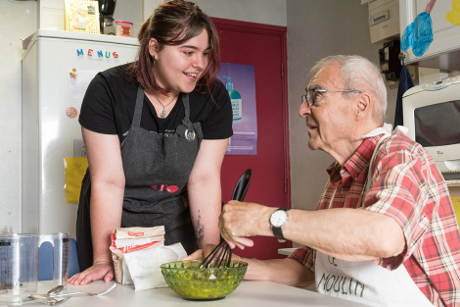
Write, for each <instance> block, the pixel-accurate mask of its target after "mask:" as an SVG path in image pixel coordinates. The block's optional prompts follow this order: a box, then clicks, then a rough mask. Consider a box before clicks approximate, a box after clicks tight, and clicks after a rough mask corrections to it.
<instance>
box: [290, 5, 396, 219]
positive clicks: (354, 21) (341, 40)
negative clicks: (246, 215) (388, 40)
mask: <svg viewBox="0 0 460 307" xmlns="http://www.w3.org/2000/svg"><path fill="white" fill-rule="evenodd" d="M360 4H361V2H360V0H345V1H337V0H321V1H318V0H287V1H286V11H287V16H288V19H287V20H288V24H287V27H288V35H287V44H288V46H287V47H288V48H287V49H288V76H289V84H288V88H289V112H290V115H289V131H290V144H291V147H290V148H291V186H292V207H293V208H296V209H308V210H313V209H314V208H315V207H316V204H317V202H318V200H319V197H320V194H321V191H322V189H323V187H324V185H325V184H326V181H327V180H328V178H329V176H328V175H327V172H326V168H327V167H328V166H329V165H330V164H331V163H332V162H333V159H332V157H331V156H329V155H328V154H326V153H324V152H322V151H319V150H316V151H312V150H310V149H309V148H308V146H307V142H308V135H307V127H306V126H305V120H304V119H303V118H300V117H299V116H298V108H299V106H300V100H301V99H300V96H301V95H303V94H304V93H305V88H306V86H307V84H308V81H309V79H307V74H308V72H309V70H310V68H311V67H312V66H313V65H314V64H315V63H316V62H317V61H319V60H320V59H321V58H323V57H325V56H329V55H336V54H357V55H361V56H363V57H366V58H368V59H370V60H371V61H372V62H374V63H378V61H379V59H378V54H379V53H378V49H380V48H382V47H383V46H382V45H379V44H376V45H372V44H371V42H370V30H369V22H368V8H367V5H360ZM396 95H397V86H393V87H392V88H390V89H389V95H388V111H387V122H389V123H391V124H393V121H394V109H395V105H396Z"/></svg>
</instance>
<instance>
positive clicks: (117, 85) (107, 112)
mask: <svg viewBox="0 0 460 307" xmlns="http://www.w3.org/2000/svg"><path fill="white" fill-rule="evenodd" d="M127 67H128V64H126V65H122V66H117V67H114V68H111V69H108V70H106V71H103V72H100V73H98V74H97V75H96V76H95V77H94V79H93V80H92V81H91V83H90V84H89V86H88V89H87V90H86V93H85V97H84V98H83V103H82V106H81V112H80V117H79V122H80V125H82V126H83V127H84V128H86V129H88V130H91V131H94V132H98V133H104V134H118V136H119V138H120V142H121V141H122V140H123V139H124V137H125V136H126V133H127V132H128V130H129V127H130V126H131V123H132V120H133V116H134V107H135V105H136V96H137V87H138V83H137V82H135V81H134V80H132V78H131V77H130V76H128V75H127V73H126V69H127ZM211 93H212V96H213V98H214V101H213V99H212V98H211V96H210V94H209V93H205V94H203V93H201V92H197V91H193V92H191V93H189V101H190V120H191V121H192V122H193V123H195V122H201V127H202V129H203V134H204V138H205V139H226V138H228V137H230V136H232V134H233V130H232V121H233V114H232V105H231V101H230V97H229V95H228V91H227V90H226V89H225V87H224V85H223V84H222V82H220V81H219V80H217V79H216V80H215V82H214V84H213V86H212V89H211ZM182 95H183V94H182V93H181V94H180V95H179V97H178V99H177V102H176V104H175V105H174V107H173V109H172V110H171V112H170V114H169V115H168V117H167V118H165V119H160V118H158V116H157V113H156V111H155V108H154V107H153V105H152V103H151V102H150V100H149V99H148V98H147V96H146V95H145V94H144V105H143V108H142V117H141V127H142V128H144V129H146V130H148V131H156V132H159V133H166V134H168V133H174V131H175V130H176V127H177V126H179V125H180V124H181V123H182V120H183V119H184V116H185V108H184V104H183V102H182Z"/></svg>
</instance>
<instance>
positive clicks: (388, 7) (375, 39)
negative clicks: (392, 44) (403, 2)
mask: <svg viewBox="0 0 460 307" xmlns="http://www.w3.org/2000/svg"><path fill="white" fill-rule="evenodd" d="M398 1H399V0H375V1H372V2H369V26H370V32H371V43H383V42H385V41H388V40H391V39H394V38H396V39H397V38H399V2H398Z"/></svg>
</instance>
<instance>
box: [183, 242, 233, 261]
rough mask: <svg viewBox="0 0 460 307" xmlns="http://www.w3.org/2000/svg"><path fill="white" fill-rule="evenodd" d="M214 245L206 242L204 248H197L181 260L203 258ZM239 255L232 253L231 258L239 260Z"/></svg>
mask: <svg viewBox="0 0 460 307" xmlns="http://www.w3.org/2000/svg"><path fill="white" fill-rule="evenodd" d="M215 247H216V245H214V244H206V246H205V247H204V249H199V250H197V251H195V252H194V253H192V254H190V255H189V256H187V257H185V258H183V259H182V260H203V259H204V258H206V257H207V256H208V255H209V254H210V253H211V252H212V250H213V249H214V248H215ZM241 259H242V258H241V257H240V256H238V255H235V254H232V260H239V261H241Z"/></svg>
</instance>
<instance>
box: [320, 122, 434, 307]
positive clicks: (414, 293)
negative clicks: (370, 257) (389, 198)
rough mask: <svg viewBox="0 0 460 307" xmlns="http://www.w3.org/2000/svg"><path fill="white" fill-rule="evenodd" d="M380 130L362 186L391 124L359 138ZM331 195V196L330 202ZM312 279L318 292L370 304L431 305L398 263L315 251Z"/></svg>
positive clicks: (398, 130) (401, 130) (391, 306)
mask: <svg viewBox="0 0 460 307" xmlns="http://www.w3.org/2000/svg"><path fill="white" fill-rule="evenodd" d="M406 132H407V128H405V127H402V126H398V127H396V129H395V131H394V132H393V134H399V133H404V134H405V133H406ZM379 134H384V136H383V137H382V138H381V139H380V140H379V142H378V143H377V146H376V147H375V148H376V149H375V151H374V153H373V155H372V158H371V161H370V164H369V175H368V178H367V185H366V188H365V189H364V190H363V193H362V194H361V196H362V197H363V196H364V195H365V194H366V192H367V191H368V190H369V187H370V185H371V180H372V167H371V166H372V163H373V162H374V158H375V156H376V153H377V152H378V150H379V146H380V144H381V143H382V142H383V140H384V139H386V138H387V137H389V136H390V135H391V125H390V124H385V125H384V127H380V128H377V129H375V130H373V131H371V132H370V133H368V134H366V135H364V136H362V137H361V138H360V139H364V138H368V137H372V136H375V135H379ZM333 199H334V197H332V199H331V203H330V204H331V205H332V201H333ZM315 281H316V289H317V291H318V292H320V293H323V294H326V295H330V296H336V297H340V298H343V299H346V300H350V301H355V302H358V303H362V304H368V305H371V306H388V307H415V306H416V307H425V306H426V307H433V304H432V303H431V302H430V301H429V300H428V299H427V297H426V296H425V295H424V294H423V293H422V291H420V289H419V288H418V287H417V285H416V284H415V283H414V281H413V280H412V278H411V277H410V275H409V273H408V272H407V271H406V268H405V267H404V265H403V264H401V265H400V266H399V267H398V268H397V269H396V270H394V271H389V270H387V269H384V268H383V267H381V266H379V265H377V264H375V263H374V262H372V261H345V260H340V259H336V258H334V257H331V256H328V255H326V254H323V253H321V252H319V251H317V252H316V262H315Z"/></svg>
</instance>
